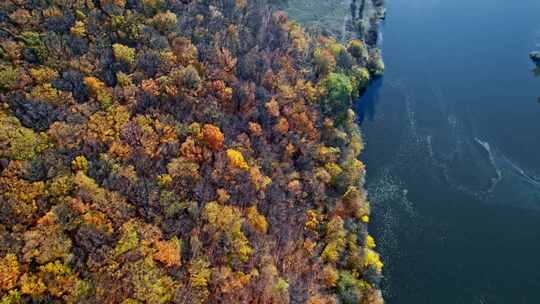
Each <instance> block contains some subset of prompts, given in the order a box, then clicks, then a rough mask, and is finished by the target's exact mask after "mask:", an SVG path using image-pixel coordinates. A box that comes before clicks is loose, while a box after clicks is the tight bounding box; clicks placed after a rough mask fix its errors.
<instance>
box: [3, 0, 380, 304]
mask: <svg viewBox="0 0 540 304" xmlns="http://www.w3.org/2000/svg"><path fill="white" fill-rule="evenodd" d="M381 70H382V63H381V61H380V54H379V52H378V50H376V49H372V48H371V47H368V46H366V45H365V44H364V42H363V41H362V40H352V41H349V42H347V43H346V44H345V45H342V44H340V43H338V42H336V41H335V40H333V39H332V38H329V37H324V36H319V35H310V34H308V33H306V32H305V31H304V30H303V29H302V27H301V26H300V25H298V24H297V23H295V22H291V21H290V20H288V18H287V16H286V15H285V14H284V13H283V12H280V11H274V10H273V9H271V8H270V7H267V6H266V4H265V3H263V2H262V1H255V0H236V1H235V0H191V1H190V0H139V1H137V0H70V1H68V0H5V1H0V206H1V207H0V303H1V304H15V303H122V304H134V303H152V304H153V303H309V304H323V303H345V304H352V303H362V304H367V303H382V302H383V300H382V297H381V293H380V291H379V289H378V283H379V281H380V276H381V275H380V273H381V268H382V267H383V265H382V263H381V261H380V259H379V256H378V254H377V253H376V252H375V241H374V240H373V238H372V237H371V236H369V234H368V231H367V225H368V222H369V215H370V206H369V203H368V202H367V200H366V193H365V191H364V189H363V188H362V185H363V182H364V175H365V168H364V165H363V163H362V162H361V161H360V160H358V155H359V153H360V152H361V151H362V148H363V143H362V138H361V135H360V132H359V130H358V127H357V126H356V124H355V123H354V122H355V117H354V116H355V114H354V112H353V111H352V110H351V106H352V100H353V99H354V98H356V97H357V96H358V94H360V92H361V91H362V89H363V88H365V86H366V85H367V83H368V82H369V80H370V77H373V76H375V75H378V74H380V73H381V72H382V71H381Z"/></svg>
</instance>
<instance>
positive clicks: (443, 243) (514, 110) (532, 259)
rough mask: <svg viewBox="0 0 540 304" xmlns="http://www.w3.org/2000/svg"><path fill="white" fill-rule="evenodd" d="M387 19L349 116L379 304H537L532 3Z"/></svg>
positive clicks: (422, 11)
mask: <svg viewBox="0 0 540 304" xmlns="http://www.w3.org/2000/svg"><path fill="white" fill-rule="evenodd" d="M387 8H388V14H387V17H388V18H387V20H386V21H385V24H384V26H383V43H382V48H383V55H384V59H385V63H386V67H387V70H386V72H385V76H384V78H382V79H379V80H378V81H377V82H376V83H374V84H373V85H372V87H371V88H370V89H369V90H368V92H367V94H366V95H365V96H364V98H363V99H362V100H361V101H360V103H359V106H358V111H359V112H360V115H359V117H360V120H361V125H362V131H363V133H364V137H365V140H366V142H367V148H366V152H365V153H364V156H363V158H364V160H365V161H366V163H367V166H368V178H367V188H368V191H369V195H370V200H371V201H372V206H373V208H374V212H375V216H374V217H373V218H374V223H373V226H372V227H371V229H372V231H373V233H374V234H375V236H376V238H377V239H378V240H379V244H378V247H379V251H381V252H382V254H383V256H384V260H385V266H386V267H385V270H384V272H385V273H384V275H385V279H384V292H385V297H386V299H387V303H390V304H392V303H405V304H407V303H411V304H412V303H414V304H420V303H437V304H441V303H442V304H444V303H452V304H456V303H465V304H471V303H517V304H519V303H540V103H538V102H537V97H538V96H540V78H535V77H534V75H533V72H532V68H533V67H532V64H531V63H530V62H529V59H528V53H529V52H530V51H532V50H534V49H537V48H540V45H539V44H540V1H538V0H521V1H520V0H513V1H508V0H504V1H503V0H475V1H470V0H453V1H442V0H441V1H439V0H388V1H387Z"/></svg>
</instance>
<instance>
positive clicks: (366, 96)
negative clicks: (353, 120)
mask: <svg viewBox="0 0 540 304" xmlns="http://www.w3.org/2000/svg"><path fill="white" fill-rule="evenodd" d="M383 81H384V77H378V78H376V79H374V80H373V81H372V83H371V84H370V85H369V87H368V88H367V89H366V90H365V92H363V95H362V97H360V98H359V99H357V100H356V101H355V110H356V114H357V123H358V124H359V125H362V123H363V122H364V119H368V120H370V121H373V120H374V119H375V110H376V103H377V102H378V101H379V98H378V97H379V88H380V87H381V86H382V85H383Z"/></svg>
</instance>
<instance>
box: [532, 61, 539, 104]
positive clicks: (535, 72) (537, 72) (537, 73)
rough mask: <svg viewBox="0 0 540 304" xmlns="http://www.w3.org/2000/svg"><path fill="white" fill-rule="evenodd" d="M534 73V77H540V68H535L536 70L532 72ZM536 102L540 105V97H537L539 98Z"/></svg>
mask: <svg viewBox="0 0 540 304" xmlns="http://www.w3.org/2000/svg"><path fill="white" fill-rule="evenodd" d="M532 72H533V75H534V77H538V76H540V66H537V67H535V68H534V69H533V70H532ZM536 101H537V102H539V103H540V97H537V98H536Z"/></svg>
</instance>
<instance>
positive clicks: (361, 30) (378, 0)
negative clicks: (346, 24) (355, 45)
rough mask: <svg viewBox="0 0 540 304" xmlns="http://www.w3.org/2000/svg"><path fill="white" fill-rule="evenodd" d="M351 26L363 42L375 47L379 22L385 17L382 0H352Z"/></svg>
mask: <svg viewBox="0 0 540 304" xmlns="http://www.w3.org/2000/svg"><path fill="white" fill-rule="evenodd" d="M351 16H352V19H351V24H350V25H351V26H352V28H353V29H354V31H355V32H356V33H357V34H358V35H359V36H360V38H362V40H364V42H365V43H366V44H367V45H369V46H371V47H375V46H376V45H377V42H378V38H379V30H380V29H379V24H380V21H381V20H382V19H384V17H385V8H384V0H352V2H351Z"/></svg>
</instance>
